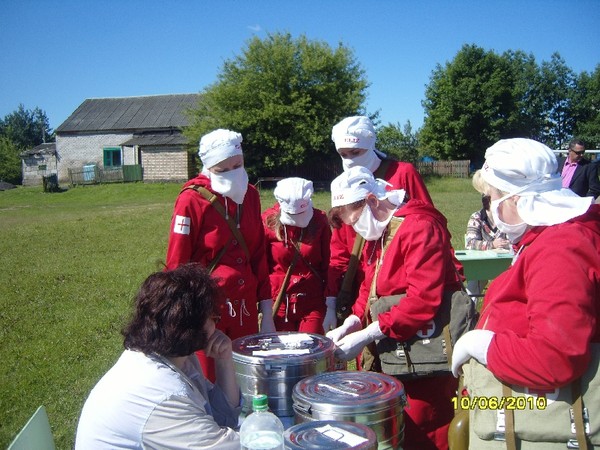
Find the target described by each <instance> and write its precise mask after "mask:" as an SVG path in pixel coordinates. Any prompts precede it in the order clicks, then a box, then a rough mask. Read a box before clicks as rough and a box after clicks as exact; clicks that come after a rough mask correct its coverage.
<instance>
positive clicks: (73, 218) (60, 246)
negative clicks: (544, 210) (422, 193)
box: [0, 178, 481, 449]
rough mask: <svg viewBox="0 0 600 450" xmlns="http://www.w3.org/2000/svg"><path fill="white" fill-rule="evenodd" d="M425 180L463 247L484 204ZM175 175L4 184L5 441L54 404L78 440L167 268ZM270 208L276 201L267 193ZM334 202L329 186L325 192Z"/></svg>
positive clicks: (320, 196)
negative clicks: (140, 299) (80, 423)
mask: <svg viewBox="0 0 600 450" xmlns="http://www.w3.org/2000/svg"><path fill="white" fill-rule="evenodd" d="M427 185H428V188H429V190H430V193H431V195H432V197H433V200H434V202H435V204H436V206H437V207H438V208H439V209H440V210H441V211H442V212H443V213H444V214H445V215H446V217H447V218H448V220H449V228H450V231H451V233H452V235H453V245H454V246H455V248H463V235H464V232H465V227H466V223H467V220H468V218H469V215H470V214H471V213H472V212H473V211H475V210H477V209H479V208H480V207H481V206H480V205H481V202H480V196H479V194H478V193H477V192H475V191H474V190H473V188H472V187H471V183H470V180H466V179H450V178H446V179H442V178H433V179H430V180H427ZM179 189H180V186H179V185H177V184H142V183H134V184H112V185H99V186H86V187H78V188H73V189H69V190H67V191H65V192H62V193H54V194H47V193H43V192H42V189H41V187H30V188H22V187H20V188H17V189H13V190H9V191H4V192H0V255H1V257H0V261H1V264H2V270H1V271H0V360H1V361H2V364H1V365H0V386H1V393H0V447H3V448H6V446H7V445H8V444H9V443H10V441H11V440H12V439H13V437H14V436H15V435H16V433H17V432H18V431H19V429H20V428H21V427H22V426H23V425H24V424H25V422H26V421H27V419H28V418H29V417H30V416H31V414H33V412H34V411H35V410H36V408H37V407H38V406H39V405H42V404H43V405H45V406H46V409H47V411H48V415H49V418H50V424H51V426H52V431H53V434H54V439H55V442H56V446H57V448H58V449H70V448H72V446H73V443H74V436H75V429H76V425H77V419H78V416H79V412H80V410H81V407H82V406H83V402H84V401H85V398H86V397H87V394H88V392H89V391H90V389H91V388H92V387H93V385H94V384H95V383H96V381H97V380H98V379H99V378H100V377H101V376H102V374H103V373H104V372H105V371H106V370H107V369H108V368H110V366H112V364H113V363H114V361H115V360H116V358H117V357H118V355H119V354H120V353H121V351H122V339H121V335H120V330H121V327H122V326H123V325H124V324H125V322H126V321H127V319H128V315H129V311H130V306H131V300H132V298H133V295H134V293H135V291H136V290H137V288H138V286H139V285H140V283H141V282H142V281H143V280H144V279H145V278H146V277H147V276H148V275H149V274H150V273H151V272H153V271H156V270H160V269H161V268H162V265H161V264H162V262H163V261H164V257H165V252H166V246H167V239H168V231H169V230H168V229H169V222H170V217H171V210H172V206H173V202H174V200H175V198H176V196H177V194H178V192H179ZM261 197H262V201H263V208H266V207H267V206H271V205H272V204H273V203H274V197H273V193H272V190H263V191H262V192H261ZM314 203H315V206H316V207H317V208H320V209H324V210H327V209H328V207H329V193H328V192H317V193H316V194H315V197H314Z"/></svg>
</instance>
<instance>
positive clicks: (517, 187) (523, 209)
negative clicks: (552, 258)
mask: <svg viewBox="0 0 600 450" xmlns="http://www.w3.org/2000/svg"><path fill="white" fill-rule="evenodd" d="M481 175H482V177H483V179H484V180H485V181H486V182H488V183H489V184H490V185H492V186H494V187H495V188H497V189H499V190H501V191H503V192H507V193H509V194H512V195H518V196H519V197H520V199H519V201H518V202H517V211H518V213H519V216H521V219H523V221H524V222H525V223H527V224H528V225H533V226H536V225H556V224H558V223H563V222H566V221H567V220H569V219H572V218H573V217H577V216H580V215H581V214H583V213H585V212H586V211H587V210H588V208H589V207H590V205H591V204H592V201H593V200H594V199H593V198H592V197H579V196H578V195H577V194H575V193H574V192H573V191H571V190H570V189H563V188H562V181H561V177H560V174H558V173H557V162H556V156H554V153H553V152H552V150H550V149H549V148H548V147H547V146H545V145H544V144H542V143H540V142H537V141H534V140H532V139H524V138H514V139H503V140H500V141H498V142H496V143H495V144H494V145H492V146H491V147H489V148H488V149H487V150H486V152H485V163H484V165H483V168H482V169H481Z"/></svg>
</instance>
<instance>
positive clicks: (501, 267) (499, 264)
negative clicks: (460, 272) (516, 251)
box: [454, 250, 513, 281]
mask: <svg viewBox="0 0 600 450" xmlns="http://www.w3.org/2000/svg"><path fill="white" fill-rule="evenodd" d="M454 253H455V255H456V258H457V259H458V260H459V261H460V262H461V264H462V265H463V267H464V269H465V277H466V278H467V280H468V281H471V280H493V279H494V278H496V277H497V276H498V275H500V274H501V273H502V272H504V271H505V270H506V269H507V268H508V267H509V266H510V263H511V262H512V258H513V254H512V253H497V252H495V251H493V250H456V251H455V252H454Z"/></svg>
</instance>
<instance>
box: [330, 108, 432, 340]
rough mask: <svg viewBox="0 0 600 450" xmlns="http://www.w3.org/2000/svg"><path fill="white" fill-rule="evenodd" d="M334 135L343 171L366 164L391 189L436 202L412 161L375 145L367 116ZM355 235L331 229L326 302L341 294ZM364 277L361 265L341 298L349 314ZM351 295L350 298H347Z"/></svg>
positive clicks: (334, 130) (341, 127) (342, 227)
mask: <svg viewBox="0 0 600 450" xmlns="http://www.w3.org/2000/svg"><path fill="white" fill-rule="evenodd" d="M331 138H332V140H333V142H334V143H335V148H336V150H337V152H338V153H339V155H340V157H341V158H342V164H343V167H344V171H346V170H348V169H350V168H352V167H357V166H359V167H365V168H367V169H369V170H370V171H371V172H373V174H374V176H375V178H380V179H382V180H384V181H386V182H387V183H389V185H388V186H387V189H388V190H392V189H404V190H405V191H406V194H407V196H408V198H413V199H418V200H422V201H424V202H425V203H429V204H432V205H433V202H432V200H431V197H430V196H429V192H428V191H427V188H426V187H425V183H424V182H423V179H422V178H421V175H420V174H419V172H417V170H416V169H415V167H414V166H413V165H412V164H410V163H407V162H400V161H394V160H392V159H389V158H388V157H387V156H386V154H385V153H382V152H380V151H379V150H377V149H376V148H375V142H376V139H377V136H376V133H375V127H374V126H373V123H372V122H371V120H370V119H369V118H368V117H366V116H352V117H347V118H345V119H343V120H342V121H340V122H339V123H337V124H336V125H335V126H334V127H333V128H332V131H331ZM355 238H356V232H355V231H354V229H353V228H352V227H351V226H349V225H345V224H341V225H340V227H339V228H336V229H334V230H333V232H332V236H331V259H330V268H329V273H328V285H327V292H326V294H327V301H328V302H329V303H330V304H335V302H336V298H337V297H338V294H339V293H340V288H341V285H342V280H343V278H344V274H346V272H347V270H348V264H349V261H350V255H351V253H352V248H353V246H354V240H355ZM363 278H364V271H363V268H362V264H359V265H358V269H357V271H356V274H355V277H354V282H353V286H354V288H353V289H352V292H351V293H350V294H348V293H344V297H345V298H340V303H339V304H337V308H338V310H340V309H341V308H345V310H346V311H347V313H349V307H347V306H345V304H348V306H349V305H351V304H352V303H353V302H354V300H355V298H356V296H357V294H358V286H360V283H361V281H362V279H363ZM348 295H349V298H346V297H348ZM341 303H343V304H341ZM347 313H346V314H343V313H342V315H347ZM326 331H327V330H326Z"/></svg>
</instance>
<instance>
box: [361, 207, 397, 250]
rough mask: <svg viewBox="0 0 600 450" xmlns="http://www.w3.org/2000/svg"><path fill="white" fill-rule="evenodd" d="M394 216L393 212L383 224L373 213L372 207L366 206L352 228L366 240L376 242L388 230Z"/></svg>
mask: <svg viewBox="0 0 600 450" xmlns="http://www.w3.org/2000/svg"><path fill="white" fill-rule="evenodd" d="M393 215H394V213H393V212H392V213H391V214H390V216H389V217H388V218H387V219H386V220H384V221H383V222H381V221H379V220H377V219H376V218H375V216H373V211H371V208H370V206H369V205H365V207H364V208H363V210H362V213H360V217H359V218H358V220H357V221H356V222H355V223H354V224H352V228H354V231H356V232H357V233H358V234H360V235H361V236H362V237H363V238H365V240H367V241H376V240H377V239H379V238H380V237H381V235H382V234H383V232H384V231H385V229H386V228H387V226H388V224H389V223H390V220H392V216H393Z"/></svg>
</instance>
